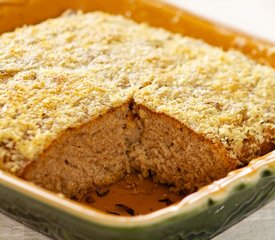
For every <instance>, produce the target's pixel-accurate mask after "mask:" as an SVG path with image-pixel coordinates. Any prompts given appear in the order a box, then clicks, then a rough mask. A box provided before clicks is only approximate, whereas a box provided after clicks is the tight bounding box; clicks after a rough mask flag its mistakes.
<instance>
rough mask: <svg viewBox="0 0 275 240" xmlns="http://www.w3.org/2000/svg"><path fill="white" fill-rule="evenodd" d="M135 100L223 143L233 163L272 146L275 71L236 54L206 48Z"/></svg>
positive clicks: (247, 158)
mask: <svg viewBox="0 0 275 240" xmlns="http://www.w3.org/2000/svg"><path fill="white" fill-rule="evenodd" d="M134 99H135V102H136V103H138V104H141V105H144V106H146V107H147V108H149V109H151V110H152V111H155V112H159V113H165V114H166V115H169V116H171V117H173V118H176V119H177V120H179V121H180V122H181V123H183V124H184V125H186V126H188V127H189V128H191V129H192V130H194V131H195V132H196V133H198V134H201V135H203V136H204V137H206V138H207V139H210V140H211V141H212V142H214V143H218V142H221V143H222V144H223V145H224V146H225V147H226V149H228V151H229V153H230V157H231V158H238V159H240V160H250V159H252V158H253V157H255V156H259V154H260V153H261V148H262V146H263V145H264V144H266V143H267V142H268V143H272V142H273V144H274V143H275V142H274V141H275V139H274V134H275V71H274V69H272V68H270V67H267V66H262V65H259V64H257V63H255V62H253V61H251V60H249V59H248V58H247V57H245V56H244V55H242V54H240V53H238V52H235V51H229V52H224V51H222V50H220V49H218V48H211V49H210V48H209V51H207V54H206V55H205V56H204V57H199V58H198V59H195V60H191V61H189V62H188V63H185V64H183V65H178V66H177V67H176V68H175V69H173V70H172V71H170V72H169V73H167V74H163V75H162V76H159V77H157V78H155V79H154V81H153V82H152V83H151V84H150V85H148V86H146V87H145V88H143V89H141V90H140V91H138V92H137V93H136V94H135V97H134ZM245 158H246V159H245Z"/></svg>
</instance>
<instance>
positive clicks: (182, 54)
mask: <svg viewBox="0 0 275 240" xmlns="http://www.w3.org/2000/svg"><path fill="white" fill-rule="evenodd" d="M274 72H275V71H274V70H273V69H271V68H268V67H264V66H261V65H258V64H256V63H254V62H252V61H250V60H248V59H247V58H246V57H245V56H243V55H241V54H239V53H236V52H228V53H225V52H223V51H222V50H220V49H218V48H214V47H211V46H209V45H207V44H205V43H203V42H202V41H199V40H194V39H191V38H188V37H182V36H181V35H179V34H172V33H169V32H168V31H165V30H163V29H157V28H153V27H149V26H147V25H145V24H137V23H135V22H133V21H131V20H127V19H125V18H124V17H121V16H111V15H109V14H105V13H100V12H94V13H88V14H82V13H79V12H78V13H75V14H66V15H63V16H61V17H59V18H56V19H51V20H47V21H45V22H43V23H41V24H38V25H35V26H25V27H23V28H19V29H17V30H15V31H14V32H10V33H5V34H3V35H1V36H0V119H1V121H0V168H4V169H7V170H9V171H12V172H16V171H17V170H20V169H22V168H23V167H24V165H25V164H27V163H28V162H29V161H31V160H33V159H35V158H36V157H38V156H39V154H41V153H42V152H43V151H44V150H45V149H46V148H47V147H48V146H49V145H50V144H51V143H52V142H53V141H54V140H55V139H56V138H57V137H58V136H60V134H62V133H63V132H64V131H65V130H66V129H68V128H73V127H77V126H79V125H81V124H83V123H85V122H87V121H90V120H92V119H94V118H95V117H97V116H98V115H100V114H104V113H106V111H108V110H109V109H111V108H113V107H117V106H120V105H122V104H124V103H126V102H128V101H130V100H131V99H132V98H133V96H134V94H135V97H134V99H135V101H136V102H137V103H139V104H142V105H144V106H146V107H148V108H150V109H151V110H153V111H156V112H160V113H165V114H167V115H169V116H171V117H173V118H176V119H178V120H179V121H180V122H182V123H183V124H185V125H186V126H187V127H190V128H192V129H193V130H194V131H196V132H197V133H199V134H203V135H204V136H205V137H206V138H207V139H210V140H212V141H213V142H219V141H221V142H222V143H223V144H224V146H225V147H226V148H228V149H229V151H230V154H231V157H240V156H242V155H241V151H242V149H243V147H244V146H245V144H246V143H247V142H248V143H249V144H251V148H249V149H252V150H251V151H252V155H251V154H250V156H253V154H254V153H255V152H256V151H259V148H260V144H262V143H264V142H265V141H267V140H268V141H269V139H273V140H272V141H274V119H275V116H274V112H275V110H274V105H275V104H274V92H275V91H274V89H275V86H274V83H275V73H274Z"/></svg>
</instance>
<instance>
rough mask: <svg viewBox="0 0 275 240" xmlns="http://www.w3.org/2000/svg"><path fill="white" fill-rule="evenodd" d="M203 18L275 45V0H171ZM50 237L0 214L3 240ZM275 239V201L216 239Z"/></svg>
mask: <svg viewBox="0 0 275 240" xmlns="http://www.w3.org/2000/svg"><path fill="white" fill-rule="evenodd" d="M167 1H169V2H172V3H174V4H177V5H179V6H182V7H183V8H186V9H189V10H192V11H194V12H196V13H198V14H200V15H202V16H205V17H207V18H210V19H213V20H216V21H218V22H221V23H224V24H226V25H229V26H231V27H235V28H238V29H240V30H242V31H245V32H248V33H250V34H252V35H256V36H259V37H262V38H266V39H269V40H271V41H273V42H275V0H167ZM17 239H18V240H46V239H47V238H46V237H44V236H42V235H40V234H38V233H36V232H34V231H33V230H31V229H29V228H27V227H25V226H23V225H21V224H20V223H18V222H15V221H13V220H11V219H9V218H8V217H6V216H5V215H2V214H1V213H0V240H17ZM253 239H255V240H258V239H260V240H273V239H275V201H273V202H272V203H270V204H269V205H267V206H266V207H264V208H263V209H261V210H260V211H257V212H256V213H254V214H253V215H251V216H250V217H248V218H246V219H245V220H244V221H243V222H241V223H239V224H237V225H235V226H234V227H232V228H230V229H229V230H227V231H226V232H224V233H222V234H221V235H219V236H218V237H216V238H215V240H253Z"/></svg>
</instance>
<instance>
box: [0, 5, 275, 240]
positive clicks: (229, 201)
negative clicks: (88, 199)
mask: <svg viewBox="0 0 275 240" xmlns="http://www.w3.org/2000/svg"><path fill="white" fill-rule="evenodd" d="M66 9H81V10H83V11H93V10H101V11H105V12H109V13H115V14H122V15H125V16H126V17H130V18H133V19H134V20H136V21H138V22H147V23H149V24H150V25H153V26H159V27H163V28H166V29H169V30H171V31H174V32H179V33H183V34H185V35H188V36H192V37H196V38H201V39H204V40H205V41H207V42H208V43H210V44H212V45H216V46H220V47H223V48H224V49H228V48H236V49H238V50H240V51H242V52H244V53H245V54H247V55H248V56H250V57H252V58H253V59H255V60H256V61H258V62H261V63H264V64H269V65H271V66H273V67H275V46H274V44H272V43H269V42H267V41H264V40H260V39H256V38H253V37H251V36H247V35H244V34H242V33H240V32H237V31H234V30H232V29H229V28H226V27H223V26H220V25H218V24H215V23H210V22H209V21H207V20H204V19H201V18H200V17H198V16H194V15H193V14H191V13H189V12H186V11H184V10H181V9H178V8H176V7H173V6H170V5H168V4H166V3H164V2H160V1H156V0H154V1H152V0H151V1H150V0H147V1H146V0H117V1H114V0H105V1H100V0H47V1H46V0H29V1H27V0H0V32H6V31H10V30H12V29H14V28H15V27H18V26H22V25H24V24H33V23H37V22H40V21H43V20H45V19H47V18H50V17H55V16H58V15H59V14H61V13H62V12H64V11H65V10H66ZM0 64H1V63H0ZM274 197H275V151H273V152H271V153H269V154H267V155H265V156H263V157H261V158H258V159H255V160H253V161H252V162H251V163H250V164H249V165H248V166H247V167H244V168H242V169H239V170H236V171H233V172H231V173H229V174H228V176H227V177H225V178H223V179H221V180H219V181H215V182H213V183H212V184H210V185H208V186H206V187H204V188H202V189H200V190H199V191H197V192H196V193H193V194H191V195H189V196H187V197H185V198H184V199H183V200H182V201H181V202H179V203H178V204H175V205H172V206H170V207H167V208H165V209H162V210H159V211H156V212H153V213H151V214H147V215H143V216H136V217H117V216H112V215H107V214H104V213H101V212H99V211H97V210H94V209H91V208H89V207H87V206H85V205H82V204H79V203H77V202H75V201H71V200H68V199H64V198H63V197H62V196H61V195H58V194H53V193H51V192H48V191H46V190H44V189H41V188H39V187H37V186H34V185H32V184H31V183H28V182H25V181H23V180H21V179H19V178H17V177H14V176H11V175H9V174H7V173H5V172H2V171H0V210H1V211H2V212H4V213H6V214H7V215H9V216H11V217H13V218H15V219H17V220H18V221H20V222H23V223H25V224H27V225H29V226H31V227H33V228H35V229H36V230H37V231H40V232H42V233H44V234H45V235H48V236H50V237H52V238H55V239H119V240H122V239H131V240H135V239H162V240H163V239H209V238H212V237H214V236H215V235H217V234H219V233H221V232H222V231H224V230H225V229H227V228H229V227H230V226H232V225H233V224H235V223H237V222H238V221H240V220H242V219H243V218H245V217H246V216H247V215H249V214H251V213H252V212H254V211H256V210H257V209H258V208H260V207H262V206H263V205H265V204H266V203H267V202H269V201H270V200H272V199H273V198H274Z"/></svg>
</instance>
